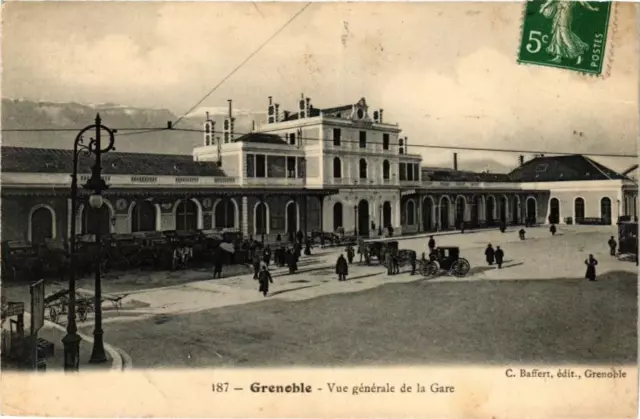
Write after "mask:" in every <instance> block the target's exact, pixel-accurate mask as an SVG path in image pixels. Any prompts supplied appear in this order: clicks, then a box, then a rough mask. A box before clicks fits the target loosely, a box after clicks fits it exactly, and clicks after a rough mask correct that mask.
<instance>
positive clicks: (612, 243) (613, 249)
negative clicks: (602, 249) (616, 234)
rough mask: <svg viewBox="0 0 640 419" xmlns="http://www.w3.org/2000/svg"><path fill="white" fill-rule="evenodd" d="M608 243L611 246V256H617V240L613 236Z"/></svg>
mask: <svg viewBox="0 0 640 419" xmlns="http://www.w3.org/2000/svg"><path fill="white" fill-rule="evenodd" d="M607 243H608V244H609V253H610V254H611V256H615V255H616V248H617V247H618V243H617V242H616V239H614V238H613V236H611V238H610V239H609V241H608V242H607Z"/></svg>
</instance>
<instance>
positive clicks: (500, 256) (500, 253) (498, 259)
mask: <svg viewBox="0 0 640 419" xmlns="http://www.w3.org/2000/svg"><path fill="white" fill-rule="evenodd" d="M494 256H495V258H496V264H497V265H498V269H502V261H503V260H504V252H503V251H502V249H500V246H496V252H495V254H494Z"/></svg>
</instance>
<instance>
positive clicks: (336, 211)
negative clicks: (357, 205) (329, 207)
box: [333, 202, 343, 231]
mask: <svg viewBox="0 0 640 419" xmlns="http://www.w3.org/2000/svg"><path fill="white" fill-rule="evenodd" d="M342 211H343V207H342V203H341V202H336V203H335V204H333V231H336V230H338V228H339V227H343V225H342Z"/></svg>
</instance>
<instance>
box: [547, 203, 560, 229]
mask: <svg viewBox="0 0 640 419" xmlns="http://www.w3.org/2000/svg"><path fill="white" fill-rule="evenodd" d="M559 222H560V200H558V198H551V199H550V200H549V223H550V224H558V223H559Z"/></svg>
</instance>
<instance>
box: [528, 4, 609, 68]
mask: <svg viewBox="0 0 640 419" xmlns="http://www.w3.org/2000/svg"><path fill="white" fill-rule="evenodd" d="M610 15H611V2H596V1H591V2H587V1H574V0H571V1H569V0H530V1H527V3H526V6H525V11H524V21H523V23H522V38H521V41H520V50H519V52H518V62H519V63H522V64H535V65H541V66H548V67H558V68H563V69H567V70H574V71H578V72H582V73H588V74H593V75H601V74H602V72H603V69H604V67H605V57H606V55H605V47H606V45H607V32H608V29H609V19H610Z"/></svg>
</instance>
